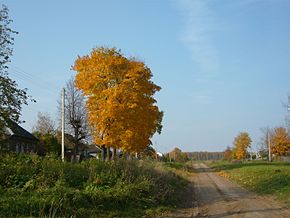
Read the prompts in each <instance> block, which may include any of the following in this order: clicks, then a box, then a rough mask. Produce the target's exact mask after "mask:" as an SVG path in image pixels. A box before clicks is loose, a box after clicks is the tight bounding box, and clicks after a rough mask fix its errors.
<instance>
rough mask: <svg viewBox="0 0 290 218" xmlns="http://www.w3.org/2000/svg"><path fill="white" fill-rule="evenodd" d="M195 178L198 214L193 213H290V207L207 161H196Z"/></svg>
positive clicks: (272, 217)
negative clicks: (235, 180) (231, 178)
mask: <svg viewBox="0 0 290 218" xmlns="http://www.w3.org/2000/svg"><path fill="white" fill-rule="evenodd" d="M194 168H195V169H196V171H197V173H196V176H194V178H193V182H194V190H195V199H197V202H196V203H197V206H198V215H195V214H193V215H192V216H191V217H194V216H197V217H213V218H222V217H251V218H259V217H263V218H267V217H269V218H280V217H289V218H290V211H289V210H287V209H286V208H285V207H283V206H282V205H281V204H279V203H277V202H276V201H274V200H271V199H269V198H266V197H259V196H257V195H255V194H253V193H250V192H248V191H247V190H245V189H243V188H241V187H240V186H238V185H236V184H234V183H232V182H229V181H228V180H227V179H225V178H222V177H220V176H218V175H216V174H215V173H213V172H211V170H210V168H208V167H207V166H206V165H205V164H202V163H200V164H195V165H194Z"/></svg>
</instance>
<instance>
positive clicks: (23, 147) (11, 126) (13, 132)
mask: <svg viewBox="0 0 290 218" xmlns="http://www.w3.org/2000/svg"><path fill="white" fill-rule="evenodd" d="M38 142H39V140H38V139H37V138H36V137H35V136H34V135H32V134H31V133H29V132H28V131H27V130H25V129H24V128H22V127H21V126H19V125H18V124H17V123H15V122H13V121H10V122H9V123H8V126H7V127H5V129H4V134H2V136H1V140H0V150H2V151H12V152H16V153H36V152H37V148H38V147H37V146H38Z"/></svg>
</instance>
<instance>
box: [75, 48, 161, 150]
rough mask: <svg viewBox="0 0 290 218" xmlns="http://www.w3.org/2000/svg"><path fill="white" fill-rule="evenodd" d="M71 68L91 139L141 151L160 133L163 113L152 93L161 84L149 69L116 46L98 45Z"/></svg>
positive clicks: (109, 145)
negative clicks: (82, 97)
mask: <svg viewBox="0 0 290 218" xmlns="http://www.w3.org/2000/svg"><path fill="white" fill-rule="evenodd" d="M73 69H74V70H75V71H76V72H77V74H76V86H77V87H78V88H79V89H81V90H82V91H83V93H84V95H85V96H86V97H87V99H88V100H87V108H88V119H89V123H90V125H91V127H92V130H93V138H94V142H95V143H96V144H98V145H102V146H105V147H113V148H120V149H122V150H124V151H125V152H129V153H131V152H140V151H142V150H144V149H145V148H146V147H147V146H148V145H150V144H151V141H150V138H151V137H152V136H153V134H154V133H155V132H156V131H157V132H159V133H160V131H161V128H162V125H161V121H162V116H163V113H162V112H161V111H159V108H158V107H157V106H156V105H155V103H156V100H155V99H154V97H153V95H154V94H155V92H157V91H159V90H160V89H161V88H160V87H159V86H157V85H155V84H154V83H153V82H152V81H151V78H152V73H151V70H150V69H149V68H148V67H147V66H146V65H145V64H144V63H143V62H142V61H138V60H136V59H135V58H126V57H125V56H124V55H123V54H122V53H121V51H120V50H117V49H116V48H105V47H100V48H96V49H93V50H92V52H91V53H90V54H89V55H86V56H83V57H78V58H77V60H76V61H75V64H74V66H73Z"/></svg>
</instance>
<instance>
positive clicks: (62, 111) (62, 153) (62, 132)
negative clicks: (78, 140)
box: [61, 88, 65, 162]
mask: <svg viewBox="0 0 290 218" xmlns="http://www.w3.org/2000/svg"><path fill="white" fill-rule="evenodd" d="M64 97H65V89H64V88H63V90H62V96H61V160H62V162H64V104H65V101H64Z"/></svg>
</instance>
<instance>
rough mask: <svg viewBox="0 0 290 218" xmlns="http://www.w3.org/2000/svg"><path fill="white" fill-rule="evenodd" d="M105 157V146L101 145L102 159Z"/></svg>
mask: <svg viewBox="0 0 290 218" xmlns="http://www.w3.org/2000/svg"><path fill="white" fill-rule="evenodd" d="M105 158H106V148H105V146H102V161H105Z"/></svg>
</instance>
